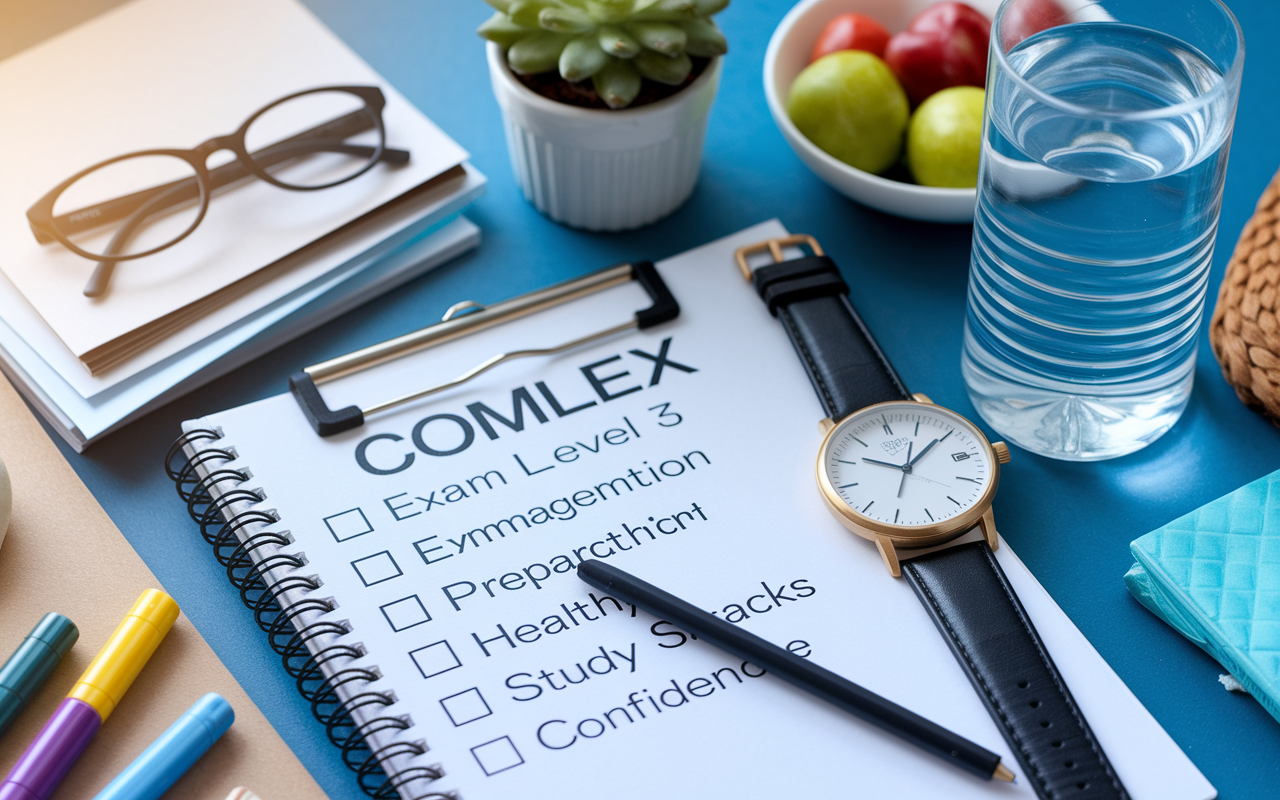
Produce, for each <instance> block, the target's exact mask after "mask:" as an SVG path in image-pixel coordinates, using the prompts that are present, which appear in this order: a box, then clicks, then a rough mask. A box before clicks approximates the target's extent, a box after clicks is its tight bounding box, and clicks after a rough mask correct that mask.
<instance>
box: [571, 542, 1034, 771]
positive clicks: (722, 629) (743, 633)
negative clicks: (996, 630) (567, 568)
mask: <svg viewBox="0 0 1280 800" xmlns="http://www.w3.org/2000/svg"><path fill="white" fill-rule="evenodd" d="M578 577H579V578H581V579H582V580H584V581H586V582H587V583H589V584H591V585H592V586H594V587H596V588H597V589H601V590H603V591H606V592H609V593H610V594H611V595H613V596H614V597H616V598H618V599H619V600H623V601H625V602H628V603H633V604H635V606H636V607H638V608H641V609H644V610H645V611H646V612H648V613H650V614H653V615H654V616H656V617H661V618H663V619H665V620H667V621H669V622H671V623H674V624H675V625H678V626H679V627H680V628H682V629H684V630H685V631H686V632H688V633H692V634H693V635H694V636H696V637H698V638H699V639H701V640H702V641H704V642H706V643H707V644H710V645H713V646H715V647H718V648H720V649H721V650H724V651H725V652H727V653H731V654H733V655H734V656H737V657H738V658H743V659H746V660H747V661H750V662H751V663H752V664H755V665H756V666H757V667H762V668H763V669H764V670H765V671H766V672H771V673H773V674H774V675H776V676H778V677H779V678H781V679H782V680H784V681H786V682H787V683H790V684H791V685H793V686H796V687H797V688H800V689H803V690H804V691H806V692H808V693H809V694H811V695H813V696H815V697H818V698H821V699H823V700H826V701H827V702H828V703H831V704H832V705H834V706H836V707H838V708H842V709H844V710H845V711H848V712H849V713H850V714H853V715H854V716H855V717H858V718H860V719H863V720H865V721H867V722H870V723H871V724H872V725H876V726H878V727H880V728H882V729H884V730H886V731H888V732H889V733H892V734H894V735H895V736H899V737H901V738H903V739H905V740H907V741H908V742H911V743H912V744H914V745H915V746H916V747H919V748H921V749H923V750H927V751H929V752H930V753H933V754H934V755H935V756H938V757H939V758H941V759H943V760H945V761H949V762H951V763H952V764H955V765H956V766H958V767H960V768H961V769H963V770H965V771H967V772H971V773H973V774H974V775H977V776H978V777H980V778H986V779H991V778H998V779H999V780H1002V781H1012V780H1013V778H1014V775H1013V773H1012V772H1010V771H1009V769H1008V768H1007V767H1005V766H1004V765H1003V764H1001V763H1000V756H999V755H997V754H996V753H993V752H991V751H990V750H987V749H986V748H985V747H981V746H979V745H977V744H974V743H973V742H971V741H969V740H968V739H966V738H964V737H963V736H959V735H957V734H954V733H952V732H951V731H949V730H947V729H946V728H944V727H942V726H941V725H937V724H935V723H933V722H930V721H929V720H927V719H925V718H924V717H922V716H920V715H919V714H917V713H915V712H914V711H910V710H908V709H905V708H903V707H902V706H900V705H898V704H897V703H894V702H892V701H890V700H886V699H885V698H883V697H881V696H880V695H878V694H876V693H875V692H871V691H868V690H867V689H864V688H862V687H861V686H859V685H858V684H856V683H854V682H853V681H850V680H846V679H845V678H842V677H840V676H839V675H837V674H835V673H834V672H832V671H831V670H828V669H823V668H822V667H820V666H818V665H817V664H814V663H813V662H811V661H808V660H807V659H804V658H801V657H800V656H798V655H796V654H795V653H792V652H790V651H788V650H785V649H783V648H781V647H778V646H777V645H775V644H771V643H769V642H767V641H765V640H764V639H761V638H760V637H759V636H756V635H755V634H753V633H751V632H750V631H747V630H744V629H743V628H740V627H738V626H737V625H734V624H732V623H730V622H726V621H724V620H722V619H720V618H719V617H716V616H714V615H712V614H708V613H707V612H705V611H703V610H702V609H700V608H698V607H697V606H694V605H691V604H690V603H686V602H685V601H683V600H681V599H680V598H678V597H676V596H675V595H672V594H669V593H667V592H664V591H662V590H661V589H659V588H658V587H656V586H654V585H653V584H651V583H646V582H645V581H642V580H640V579H639V578H637V577H635V576H634V575H631V574H629V573H627V572H623V571H622V570H620V569H618V568H616V567H611V566H609V565H608V564H606V563H604V562H603V561H596V560H587V561H583V562H582V563H581V564H579V565H578Z"/></svg>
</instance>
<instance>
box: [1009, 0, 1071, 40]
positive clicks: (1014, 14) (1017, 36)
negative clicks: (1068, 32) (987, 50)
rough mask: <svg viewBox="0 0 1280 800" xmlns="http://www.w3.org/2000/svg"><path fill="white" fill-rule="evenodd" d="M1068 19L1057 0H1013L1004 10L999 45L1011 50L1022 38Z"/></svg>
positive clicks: (1065, 21)
mask: <svg viewBox="0 0 1280 800" xmlns="http://www.w3.org/2000/svg"><path fill="white" fill-rule="evenodd" d="M1070 21H1071V18H1070V17H1068V16H1067V12H1066V10H1065V9H1063V7H1062V6H1061V5H1059V4H1058V0H1014V2H1012V3H1010V4H1009V7H1008V8H1006V9H1005V12H1004V22H1003V24H1002V25H1001V27H1000V45H1001V46H1002V47H1004V49H1005V50H1012V49H1013V48H1014V47H1015V46H1016V45H1017V44H1018V43H1019V42H1021V41H1022V40H1023V39H1026V38H1029V37H1031V36H1033V35H1034V34H1037V33H1039V32H1040V31H1043V30H1048V29H1049V28H1056V27H1058V26H1059V25H1066V24H1067V23H1068V22H1070Z"/></svg>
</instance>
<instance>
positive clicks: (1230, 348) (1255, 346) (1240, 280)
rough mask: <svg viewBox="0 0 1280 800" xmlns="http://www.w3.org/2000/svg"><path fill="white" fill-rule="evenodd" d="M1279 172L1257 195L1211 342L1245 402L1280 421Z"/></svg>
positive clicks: (1215, 315)
mask: <svg viewBox="0 0 1280 800" xmlns="http://www.w3.org/2000/svg"><path fill="white" fill-rule="evenodd" d="M1278 295H1280V172H1277V173H1276V175H1275V177H1274V178H1272V179H1271V185H1270V186H1268V187H1267V190H1266V191H1265V192H1263V193H1262V197H1261V198H1260V199H1259V200H1258V208H1257V210H1256V211H1255V212H1254V214H1253V217H1252V218H1250V220H1249V222H1248V224H1247V225H1245V226H1244V231H1243V232H1242V233H1241V234H1240V241H1239V242H1237V243H1236V251H1235V253H1234V254H1233V255H1232V256H1231V263H1230V264H1229V265H1228V266H1227V274H1226V277H1225V278H1223V279H1222V288H1221V289H1220V290H1219V291H1218V305H1217V306H1216V307H1215V308H1214V309H1213V319H1212V320H1210V322H1209V343H1210V344H1211V345H1213V354H1214V355H1215V356H1217V358H1218V363H1219V364H1221V365H1222V374H1223V375H1224V376H1225V377H1226V379H1227V383H1230V384H1231V385H1232V387H1234V388H1235V390H1236V394H1237V395H1239V396H1240V399H1241V400H1242V401H1243V402H1244V404H1245V405H1247V406H1249V407H1250V408H1253V409H1255V410H1257V411H1260V412H1261V413H1262V414H1263V415H1264V416H1266V417H1267V418H1268V419H1270V420H1271V421H1272V422H1274V423H1276V424H1277V425H1280V319H1278V311H1280V309H1278V306H1280V296H1278Z"/></svg>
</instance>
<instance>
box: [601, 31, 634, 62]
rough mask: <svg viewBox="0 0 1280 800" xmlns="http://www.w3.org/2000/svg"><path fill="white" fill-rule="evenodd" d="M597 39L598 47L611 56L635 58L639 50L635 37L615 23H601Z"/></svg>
mask: <svg viewBox="0 0 1280 800" xmlns="http://www.w3.org/2000/svg"><path fill="white" fill-rule="evenodd" d="M599 40H600V49H601V50H603V51H604V52H606V53H608V54H609V55H611V56H617V57H618V58H635V57H636V55H637V54H638V53H639V52H640V43H639V42H637V41H636V38H635V37H634V36H632V35H631V34H629V33H627V32H626V31H624V30H623V29H622V28H619V27H617V26H616V25H601V26H600V31H599Z"/></svg>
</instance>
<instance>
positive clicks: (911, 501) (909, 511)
mask: <svg viewBox="0 0 1280 800" xmlns="http://www.w3.org/2000/svg"><path fill="white" fill-rule="evenodd" d="M822 464H823V468H824V469H825V470H826V474H827V478H828V480H830V481H831V488H832V489H834V490H835V493H836V494H837V495H838V496H839V497H840V498H841V499H842V500H843V501H844V502H845V503H846V504H848V506H849V507H850V508H851V509H853V510H854V511H856V512H857V513H858V514H860V515H862V516H863V517H867V518H868V519H871V520H875V521H877V522H881V523H885V524H889V525H900V526H904V527H925V526H931V525H936V524H938V523H939V522H944V521H946V520H948V519H951V518H953V517H956V516H959V515H960V514H963V513H964V512H966V511H968V510H970V509H972V508H973V507H974V506H975V505H977V503H978V502H979V501H980V500H982V498H983V497H984V495H985V494H986V492H987V489H988V487H989V486H990V482H991V477H992V473H993V471H994V468H993V465H992V463H991V450H990V448H989V446H988V445H987V444H986V439H985V437H983V435H982V434H981V433H979V432H978V430H977V429H976V428H975V427H974V426H973V424H972V423H970V422H969V421H968V420H966V419H965V418H964V417H961V416H960V415H959V414H956V413H954V412H951V411H948V410H946V409H943V408H940V407H938V406H934V405H930V404H928V403H915V402H908V401H903V402H895V403H882V404H880V405H876V406H871V407H869V408H866V409H863V410H862V411H857V412H855V413H853V414H851V415H850V416H848V417H846V418H845V419H844V420H843V421H842V422H840V424H839V425H838V426H837V427H836V429H835V430H834V431H832V433H831V436H830V437H829V438H828V439H827V448H826V451H825V452H824V453H823V458H822Z"/></svg>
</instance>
